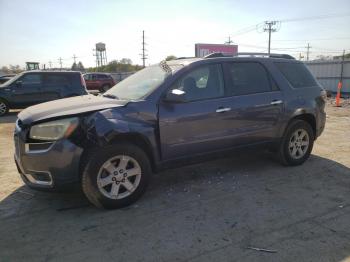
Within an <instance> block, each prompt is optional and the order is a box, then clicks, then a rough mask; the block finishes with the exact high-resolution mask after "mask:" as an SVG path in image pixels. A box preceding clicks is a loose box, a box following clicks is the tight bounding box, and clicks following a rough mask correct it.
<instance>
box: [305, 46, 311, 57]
mask: <svg viewBox="0 0 350 262" xmlns="http://www.w3.org/2000/svg"><path fill="white" fill-rule="evenodd" d="M310 48H311V46H310V44H309V43H307V47H306V61H309V55H310Z"/></svg>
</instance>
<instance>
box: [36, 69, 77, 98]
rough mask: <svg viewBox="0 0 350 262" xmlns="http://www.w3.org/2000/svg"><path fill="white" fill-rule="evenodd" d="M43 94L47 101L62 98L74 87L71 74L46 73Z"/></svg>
mask: <svg viewBox="0 0 350 262" xmlns="http://www.w3.org/2000/svg"><path fill="white" fill-rule="evenodd" d="M43 80H44V81H43V87H42V94H43V99H44V100H45V101H51V100H55V99H59V98H62V94H66V93H69V89H71V87H72V83H71V77H70V75H69V74H63V73H62V74H60V73H45V74H44V76H43Z"/></svg>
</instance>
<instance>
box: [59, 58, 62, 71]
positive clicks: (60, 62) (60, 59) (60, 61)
mask: <svg viewBox="0 0 350 262" xmlns="http://www.w3.org/2000/svg"><path fill="white" fill-rule="evenodd" d="M58 61H59V64H60V66H61V70H62V58H61V57H60V58H59V59H58Z"/></svg>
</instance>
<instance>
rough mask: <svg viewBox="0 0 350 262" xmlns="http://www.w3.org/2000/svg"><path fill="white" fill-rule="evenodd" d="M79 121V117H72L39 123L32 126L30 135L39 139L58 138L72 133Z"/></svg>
mask: <svg viewBox="0 0 350 262" xmlns="http://www.w3.org/2000/svg"><path fill="white" fill-rule="evenodd" d="M78 123H79V119H78V118H77V117H72V118H65V119H60V120H56V121H51V122H45V123H41V124H37V125H34V126H32V127H31V129H30V132H29V137H30V138H32V139H38V140H50V141H52V140H58V139H60V138H63V137H68V136H69V135H70V134H72V133H73V131H74V130H75V129H76V128H77V126H78Z"/></svg>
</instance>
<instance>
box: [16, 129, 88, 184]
mask: <svg viewBox="0 0 350 262" xmlns="http://www.w3.org/2000/svg"><path fill="white" fill-rule="evenodd" d="M14 140H15V148H16V150H15V162H16V165H17V168H18V172H19V173H20V174H21V177H22V179H23V181H24V182H25V183H26V184H28V185H29V186H31V187H32V188H47V189H54V188H57V187H61V186H64V185H67V184H72V183H75V182H77V181H79V162H80V157H81V154H82V149H81V148H80V147H78V146H76V145H75V144H73V143H72V142H70V141H69V140H66V139H63V140H59V141H55V142H53V143H48V145H47V147H46V146H45V147H44V149H43V148H40V150H38V149H36V148H34V149H33V148H32V149H31V147H30V146H28V145H30V144H26V143H25V142H24V141H23V140H22V139H21V136H20V134H16V133H15V136H14Z"/></svg>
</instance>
